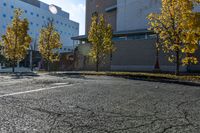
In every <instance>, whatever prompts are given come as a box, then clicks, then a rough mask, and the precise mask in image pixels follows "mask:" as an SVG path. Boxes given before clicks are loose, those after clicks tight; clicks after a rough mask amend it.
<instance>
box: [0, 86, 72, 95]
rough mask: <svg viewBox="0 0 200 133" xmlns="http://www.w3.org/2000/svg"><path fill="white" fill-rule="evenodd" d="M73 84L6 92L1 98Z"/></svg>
mask: <svg viewBox="0 0 200 133" xmlns="http://www.w3.org/2000/svg"><path fill="white" fill-rule="evenodd" d="M69 86H73V84H67V85H62V86H61V85H60V86H53V87H45V88H40V89H35V90H30V91H22V92H15V93H10V94H4V95H0V98H3V97H8V96H15V95H22V94H27V93H34V92H39V91H45V90H52V89H56V88H63V87H69Z"/></svg>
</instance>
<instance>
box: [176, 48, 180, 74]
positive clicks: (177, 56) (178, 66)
mask: <svg viewBox="0 0 200 133" xmlns="http://www.w3.org/2000/svg"><path fill="white" fill-rule="evenodd" d="M179 74H180V55H179V50H178V51H176V75H177V76H179Z"/></svg>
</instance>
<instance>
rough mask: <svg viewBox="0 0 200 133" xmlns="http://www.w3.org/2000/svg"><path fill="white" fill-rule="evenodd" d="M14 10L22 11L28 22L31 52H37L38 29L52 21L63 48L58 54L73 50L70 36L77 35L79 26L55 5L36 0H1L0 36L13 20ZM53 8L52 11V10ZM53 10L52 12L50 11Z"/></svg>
mask: <svg viewBox="0 0 200 133" xmlns="http://www.w3.org/2000/svg"><path fill="white" fill-rule="evenodd" d="M15 8H20V9H22V10H23V12H24V13H23V17H26V18H27V19H28V21H29V35H30V36H31V37H32V44H31V46H32V47H31V48H32V50H36V51H37V41H38V38H39V33H40V29H41V28H42V27H43V26H44V25H45V24H47V23H48V21H49V20H52V19H53V22H54V25H55V27H56V30H57V31H58V32H59V33H60V36H61V42H62V45H63V47H62V48H61V49H60V52H61V53H63V52H70V51H72V50H73V40H71V37H72V36H77V35H79V24H78V23H76V22H74V21H72V20H70V19H69V13H67V12H65V11H63V10H62V9H61V8H60V7H57V6H55V5H51V6H50V5H48V4H45V3H43V2H40V1H38V0H1V1H0V20H1V21H0V35H2V34H4V33H5V31H6V27H7V25H9V24H10V23H11V21H12V19H13V14H14V13H13V12H14V10H15ZM52 8H53V9H52ZM52 10H53V11H52Z"/></svg>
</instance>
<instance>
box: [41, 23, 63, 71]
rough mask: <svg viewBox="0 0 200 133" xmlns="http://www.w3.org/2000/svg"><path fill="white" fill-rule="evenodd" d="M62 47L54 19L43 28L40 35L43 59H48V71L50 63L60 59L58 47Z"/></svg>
mask: <svg viewBox="0 0 200 133" xmlns="http://www.w3.org/2000/svg"><path fill="white" fill-rule="evenodd" d="M61 47H62V44H61V41H60V34H59V33H58V32H57V31H56V29H55V27H54V24H53V20H50V21H49V22H48V24H47V25H46V26H45V27H44V28H42V29H41V31H40V37H39V52H40V54H41V55H42V57H43V59H45V60H46V61H47V64H48V71H49V70H50V63H53V62H55V61H59V52H58V49H60V48H61Z"/></svg>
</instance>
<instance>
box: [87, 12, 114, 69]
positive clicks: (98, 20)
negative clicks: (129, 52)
mask: <svg viewBox="0 0 200 133" xmlns="http://www.w3.org/2000/svg"><path fill="white" fill-rule="evenodd" d="M112 36H113V33H112V26H111V25H110V24H106V22H105V19H104V17H103V15H98V14H95V15H94V16H93V17H92V23H91V26H90V30H89V35H88V40H89V42H91V50H90V53H89V56H91V58H92V59H93V61H94V62H95V63H96V71H97V72H98V71H99V64H100V63H102V62H103V60H104V59H105V57H106V55H109V54H112V52H113V51H114V46H113V42H112Z"/></svg>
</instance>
